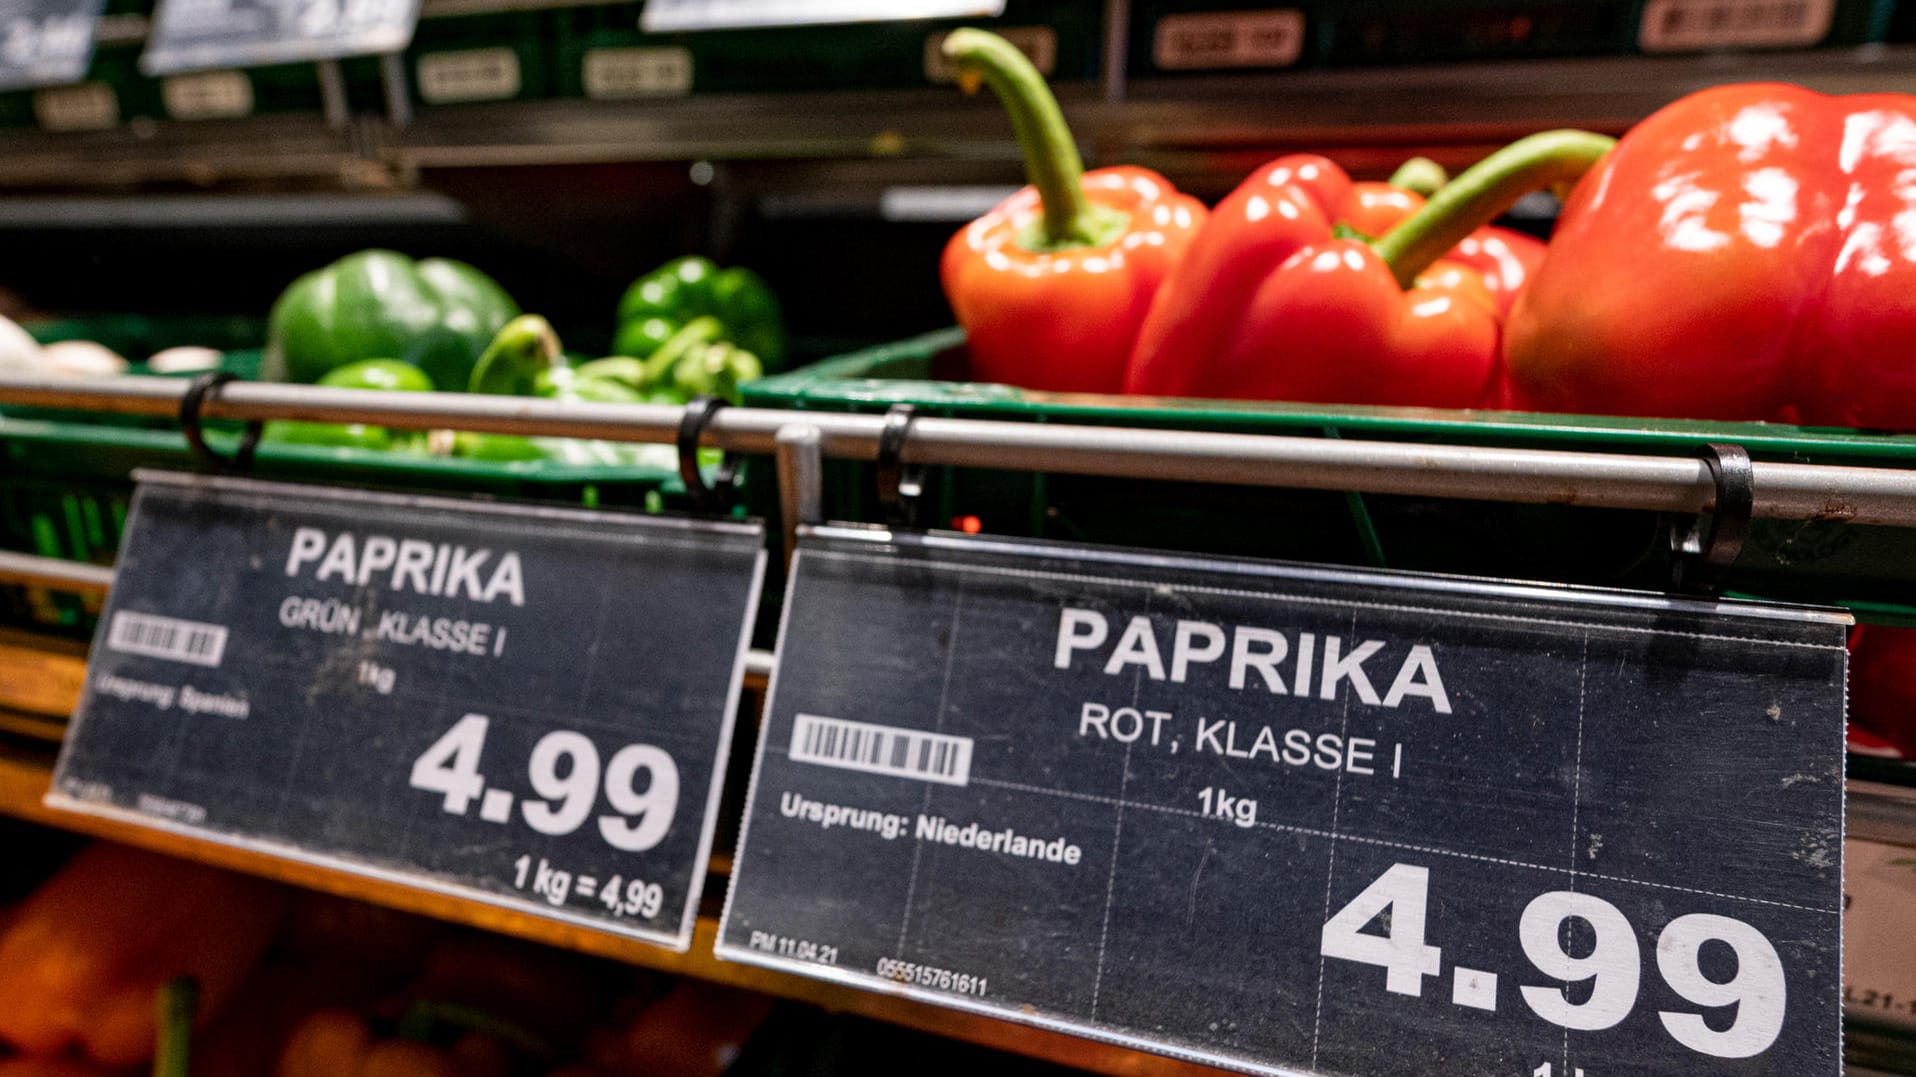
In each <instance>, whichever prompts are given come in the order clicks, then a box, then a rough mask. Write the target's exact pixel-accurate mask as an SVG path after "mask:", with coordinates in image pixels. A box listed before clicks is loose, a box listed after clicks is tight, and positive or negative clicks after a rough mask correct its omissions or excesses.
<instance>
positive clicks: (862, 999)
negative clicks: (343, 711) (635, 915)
mask: <svg viewBox="0 0 1916 1077" xmlns="http://www.w3.org/2000/svg"><path fill="white" fill-rule="evenodd" d="M51 779H52V759H51V757H50V756H48V755H46V754H43V753H33V752H21V751H15V752H0V814H5V815H10V816H13V817H15V818H18V819H23V820H26V821H28V822H32V823H36V824H40V825H43V826H49V827H54V828H56V829H60V830H65V831H70V832H73V833H77V834H84V835H87V836H89V837H95V838H102V839H106V840H110V841H117V842H123V843H125V844H127V845H134V846H138V847H140V848H143V849H149V850H152V851H153V852H157V853H163V854H165V855H168V856H176V857H180V858H182V859H186V860H193V861H197V862H199V863H203V864H210V865H213V866H215V867H220V868H225V869H228V870H231V871H238V872H243V873H245V874H248V875H257V876H259V877H261V878H266V879H271V880H274V881H276V882H281V883H285V884H287V885H290V886H297V887H301V888H304V889H308V890H316V891H320V892H322V893H327V894H333V895H337V896H339V897H345V898H352V899H354V900H358V901H366V902H370V903H372V904H375V905H383V906H386V907H387V908H392V909H398V910H400V911H402V912H409V913H417V914H419V915H422V916H429V917H432V918H434V919H437V920H443V921H446V922H448V923H454V924H461V925H464V926H467V927H474V928H478V929H480V930H483V931H491V932H494V933H497V934H501V935H510V936H513V937H515V938H521V939H526V940H529V941H532V942H538V943H543V944H545V945H548V946H556V947H559V948H561V949H566V950H573V951H577V952H579V953H585V954H592V955H595V956H598V957H606V958H611V959H613V960H617V961H623V962H625V963H627V964H631V965H638V966H642V967H644V968H650V969H657V970H659V971H661V972H669V973H675V974H678V975H682V976H691V977H695V978H697V979H701V980H706V981H709V982H711V983H716V984H723V985H726V986H729V987H737V988H742V989H745V990H749V991H757V992H760V993H762V994H767V995H774V996H777V997H779V998H785V999H793V1000H796V1001H799V1002H808V1003H811V1004H813V1005H816V1006H821V1007H823V1008H825V1009H827V1010H832V1011H836V1012H840V1013H848V1014H854V1015H857V1016H861V1017H869V1018H874V1019H876V1020H880V1021H887V1022H890V1023H892V1024H897V1025H903V1026H905V1027H907V1028H914V1029H918V1030H920V1031H923V1032H929V1033H933V1034H935V1035H939V1036H947V1037H950V1038H952V1039H959V1040H964V1041H967V1042H970V1043H976V1044H981V1045H983V1046H987V1047H992V1048H996V1049H999V1050H1004V1051H1011V1052H1014V1053H1017V1054H1022V1055H1028V1056H1030V1057H1033V1058H1039V1059H1043V1060H1045V1061H1048V1062H1054V1063H1058V1064H1061V1065H1066V1066H1075V1067H1077V1068H1080V1069H1086V1070H1091V1071H1094V1072H1097V1073H1103V1074H1110V1075H1112V1077H1205V1075H1218V1074H1223V1073H1224V1072H1226V1071H1223V1070H1217V1069H1212V1068H1210V1067H1207V1066H1198V1065H1194V1064H1191V1063H1187V1062H1181V1061H1178V1060H1176V1059H1170V1058H1163V1057H1159V1056H1156V1055H1148V1054H1143V1053H1140V1052H1137V1051H1132V1050H1128V1049H1125V1048H1122V1047H1117V1046H1114V1045H1110V1044H1104V1043H1099V1042H1097V1041H1095V1040H1086V1039H1080V1038H1078V1037H1075V1036H1069V1035H1065V1034H1063V1033H1059V1032H1052V1031H1049V1030H1046V1029H1040V1028H1032V1027H1029V1026H1025V1025H1017V1024H1012V1023H1010V1022H1005V1021H1000V1020H996V1019H994V1018H989V1017H982V1016H978V1015H976V1014H969V1013H963V1012H960V1011H957V1010H947V1009H943V1008H941V1007H938V1006H932V1005H929V1004H926V1003H922V1002H914V1001H911V1000H909V999H901V998H895V997H892V996H888V995H880V994H874V993H871V992H867V991H861V990H859V989H857V988H853V987H846V986H842V985H838V984H831V983H825V982H823V981H818V980H811V979H807V978H805V977H802V976H793V975H790V974H787V973H782V972H773V971H770V970H767V969H761V968H756V967H754V966H751V965H741V964H737V963H735V962H730V961H721V960H719V959H718V958H717V957H715V956H714V955H713V952H712V947H713V943H714V941H715V940H716V938H717V934H718V918H717V917H716V916H713V915H710V913H709V912H707V913H703V914H701V915H700V916H699V918H698V924H697V927H696V929H695V931H694V935H693V940H692V949H691V950H690V951H689V952H687V953H683V954H675V953H672V952H670V951H667V950H663V949H660V948H658V947H655V946H650V945H647V944H645V943H642V942H638V941H636V940H632V939H626V938H621V937H619V936H615V935H608V934H603V933H600V932H596V931H592V930H589V929H587V928H582V927H579V926H577V925H574V924H567V923H562V922H559V921H556V920H547V919H544V918H542V917H538V916H532V915H528V914H526V913H522V912H517V911H515V910H511V909H503V908H499V907H497V906H494V905H487V904H483V903H480V902H475V901H468V900H464V899H461V898H456V897H450V896H447V895H443V894H436V893H430V892H427V891H422V890H414V889H411V888H409V887H406V886H403V885H400V884H398V883H392V882H386V881H383V880H380V879H372V878H367V877H364V876H360V875H353V874H350V873H346V872H341V871H335V870H332V869H330V868H325V867H320V866H317V865H312V864H305V863H300V862H298V861H292V860H282V859H279V858H277V857H273V856H268V855H265V854H262V853H257V852H253V851H250V850H246V849H238V848H234V847H232V846H228V845H222V844H219V843H217V842H212V841H207V840H203V839H199V838H192V837H186V836H183V835H180V834H174V833H169V832H165V831H159V830H148V829H146V828H144V827H139V826H134V825H130V824H127V823H122V822H119V821H116V820H112V819H104V818H99V817H96V816H90V815H78V814H74V813H71V812H65V811H58V810H55V809H53V808H49V807H47V806H46V805H45V804H44V803H43V799H44V797H45V796H46V793H47V790H48V788H49V785H50V782H51ZM715 882H716V880H715ZM716 889H717V887H716V886H708V887H707V894H706V897H707V899H708V903H709V901H710V899H712V898H713V897H714V896H716V895H715V894H714V891H715V890H716Z"/></svg>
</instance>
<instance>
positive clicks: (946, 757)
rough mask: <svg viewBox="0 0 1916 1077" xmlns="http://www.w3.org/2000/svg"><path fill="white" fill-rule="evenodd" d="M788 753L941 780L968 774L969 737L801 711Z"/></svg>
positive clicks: (956, 780) (958, 780)
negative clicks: (824, 716)
mask: <svg viewBox="0 0 1916 1077" xmlns="http://www.w3.org/2000/svg"><path fill="white" fill-rule="evenodd" d="M791 757H792V759H793V760H795V761H797V762H800V763H817V764H820V765H821V766H827V767H843V768H844V769H846V770H862V771H867V772H869V773H872V774H890V775H892V776H894V777H898V778H916V779H918V780H919V781H926V782H938V783H940V784H942V785H964V784H965V783H966V782H968V781H969V780H970V778H971V738H970V737H951V736H946V735H945V734H943V733H925V732H921V731H919V730H916V729H895V728H893V727H891V726H883V725H871V724H869V723H866V722H848V721H845V720H844V719H842V718H820V717H819V716H818V715H816V714H801V715H799V716H798V720H797V722H795V723H794V724H793V725H792V749H791Z"/></svg>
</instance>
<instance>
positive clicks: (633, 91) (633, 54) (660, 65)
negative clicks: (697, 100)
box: [581, 48, 692, 101]
mask: <svg viewBox="0 0 1916 1077" xmlns="http://www.w3.org/2000/svg"><path fill="white" fill-rule="evenodd" d="M581 76H582V81H583V82H584V83H585V95H586V96H587V97H590V98H592V99H593V100H594V101H617V100H622V99H626V98H633V97H684V96H685V95H686V94H689V93H691V92H692V53H691V51H690V50H688V49H681V48H617V49H587V50H586V52H585V59H584V60H583V61H582V62H581Z"/></svg>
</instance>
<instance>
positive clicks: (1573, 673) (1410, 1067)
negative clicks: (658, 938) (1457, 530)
mask: <svg viewBox="0 0 1916 1077" xmlns="http://www.w3.org/2000/svg"><path fill="white" fill-rule="evenodd" d="M794 573H795V575H794V577H793V581H792V584H791V588H790V591H789V593H788V598H787V605H786V609H785V614H784V624H783V625H782V629H781V634H780V642H779V672H778V677H777V680H776V682H775V685H774V688H773V694H772V698H771V699H770V700H769V701H768V703H767V713H766V720H765V723H764V727H763V731H762V733H761V736H760V739H759V750H758V756H757V759H756V763H755V767H754V776H753V781H752V789H751V794H750V802H749V805H748V808H747V816H746V824H747V829H746V832H745V834H744V835H743V836H742V838H741V844H740V848H739V851H738V854H737V856H736V858H735V862H734V868H733V877H732V887H731V893H730V895H729V897H728V906H727V910H726V915H725V919H724V921H723V924H722V926H721V929H720V930H721V934H720V940H719V952H720V954H721V955H722V956H724V957H726V958H728V959H732V960H738V961H744V962H749V963H753V964H758V965H764V966H768V967H772V968H778V969H783V970H786V971H791V972H798V973H806V974H811V975H815V976H820V977H824V978H828V979H832V980H836V981H840V982H845V983H851V984H856V985H858V986H861V987H864V988H867V989H870V990H876V991H885V992H889V993H894V994H901V995H907V996H910V997H913V998H918V999H922V1000H925V1001H931V1002H938V1003H942V1004H945V1005H948V1006H952V1007H955V1008H958V1009H963V1010H969V1011H974V1012H980V1013H986V1014H990V1015H993V1016H996V1017H1001V1018H1004V1019H1007V1020H1012V1021H1023V1022H1028V1023H1031V1024H1036V1025H1041V1026H1045V1027H1050V1028H1057V1029H1062V1030H1066V1031H1072V1032H1077V1033H1080V1034H1083V1035H1086V1036H1091V1037H1095V1038H1099V1039H1104V1040H1109V1041H1113V1042H1118V1043H1122V1044H1125V1045H1127V1046H1133V1047H1139V1048H1143V1049H1146V1050H1155V1051H1160V1052H1163V1053H1166V1054H1171V1055H1175V1056H1179V1057H1182V1058H1186V1059H1189V1060H1193V1061H1200V1062H1204V1063H1208V1064H1213V1065H1221V1066H1228V1067H1232V1068H1236V1069H1240V1070H1244V1071H1249V1072H1257V1073H1269V1074H1289V1075H1296V1074H1300V1073H1305V1072H1309V1073H1323V1074H1338V1075H1343V1077H1383V1075H1397V1074H1404V1073H1457V1074H1466V1073H1467V1074H1488V1075H1506V1077H1575V1075H1576V1074H1577V1073H1579V1072H1582V1073H1584V1074H1585V1075H1586V1077H1618V1075H1653V1074H1654V1075H1664V1074H1673V1073H1682V1074H1686V1075H1690V1077H1701V1075H1715V1074H1736V1075H1740V1077H1749V1075H1758V1074H1761V1075H1774V1077H1836V1075H1837V1074H1839V1073H1840V1072H1841V1066H1842V1060H1841V1056H1840V1045H1841V1007H1840V1002H1841V999H1840V990H1839V985H1840V981H1841V969H1840V959H1841V937H1840V936H1841V930H1840V929H1841V922H1842V917H1841V908H1842V836H1841V835H1842V818H1843V817H1842V812H1843V773H1844V770H1843V767H1844V761H1843V686H1844V668H1845V653H1844V649H1843V637H1844V626H1845V625H1846V624H1847V623H1848V617H1847V615H1846V614H1843V613H1840V612H1830V611H1820V610H1809V609H1803V608H1795V607H1777V606H1766V605H1756V604H1715V603H1705V602H1697V601H1687V600H1681V599H1670V598H1665V597H1661V596H1654V595H1642V594H1623V593H1616V592H1599V591H1592V590H1583V589H1570V588H1553V587H1544V586H1525V585H1517V584H1502V583H1491V582H1475V581H1467V580H1461V579H1455V578H1442V577H1419V576H1413V575H1407V574H1391V573H1381V572H1364V571H1354V570H1332V569H1327V568H1313V567H1309V566H1286V565H1278V564H1265V563H1257V562H1248V561H1224V560H1205V559H1196V558H1185V557H1176V556H1163V555H1149V554H1143V553H1133V552H1126V551H1110V550H1100V549H1097V548H1093V547H1079V546H1067V545H1063V544H1039V543H1025V542H1006V541H996V540H981V539H968V538H964V537H959V536H931V537H924V536H917V537H914V536H899V535H890V534H886V533H883V532H876V533H874V532H869V531H855V530H850V529H819V530H816V531H814V532H811V533H810V534H809V535H808V537H807V539H806V541H804V542H803V543H801V545H800V548H799V552H798V557H797V561H796V564H795V566H794Z"/></svg>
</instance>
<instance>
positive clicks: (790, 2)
mask: <svg viewBox="0 0 1916 1077" xmlns="http://www.w3.org/2000/svg"><path fill="white" fill-rule="evenodd" d="M1004 13H1005V0H646V3H645V7H644V8H643V9H642V10H641V11H640V12H639V29H641V30H644V31H645V32H646V33H648V34H659V33H666V32H668V31H676V30H738V29H745V28H748V27H756V26H806V25H818V24H825V23H846V22H874V21H878V20H894V19H961V18H995V17H997V16H999V15H1003V14H1004Z"/></svg>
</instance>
